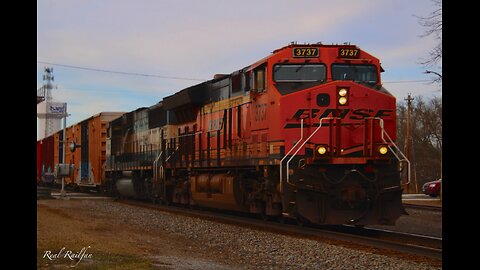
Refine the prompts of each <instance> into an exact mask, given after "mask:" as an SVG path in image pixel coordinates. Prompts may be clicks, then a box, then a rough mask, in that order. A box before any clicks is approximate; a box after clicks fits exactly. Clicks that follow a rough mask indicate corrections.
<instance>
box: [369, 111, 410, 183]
mask: <svg viewBox="0 0 480 270" xmlns="http://www.w3.org/2000/svg"><path fill="white" fill-rule="evenodd" d="M373 119H375V120H379V122H380V128H381V129H382V133H381V136H382V141H383V142H384V143H386V144H387V146H388V149H390V151H391V152H392V153H393V155H394V156H395V157H396V158H397V160H398V161H399V162H406V163H407V165H408V171H407V183H405V184H403V185H408V184H410V179H411V178H410V171H411V170H410V161H409V160H408V159H407V157H406V156H405V155H404V154H403V152H402V151H401V150H400V148H399V147H398V146H397V145H396V144H395V143H394V142H393V140H392V138H391V137H390V135H388V133H387V132H386V131H385V128H384V125H383V119H382V118H380V117H373ZM384 134H385V135H387V138H388V140H389V141H390V143H391V144H392V145H393V146H394V147H395V149H396V150H397V151H398V152H399V153H400V154H401V155H402V157H403V159H400V157H399V156H398V155H397V154H396V153H395V151H393V149H392V147H391V146H390V144H389V142H387V140H385V138H384V136H383V135H384Z"/></svg>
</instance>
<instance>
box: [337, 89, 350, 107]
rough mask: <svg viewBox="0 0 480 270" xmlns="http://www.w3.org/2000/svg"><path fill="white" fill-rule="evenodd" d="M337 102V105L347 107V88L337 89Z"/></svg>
mask: <svg viewBox="0 0 480 270" xmlns="http://www.w3.org/2000/svg"><path fill="white" fill-rule="evenodd" d="M337 100H338V104H339V105H347V102H348V88H345V87H342V88H339V89H337Z"/></svg>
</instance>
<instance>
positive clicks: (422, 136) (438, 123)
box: [397, 96, 442, 192]
mask: <svg viewBox="0 0 480 270" xmlns="http://www.w3.org/2000/svg"><path fill="white" fill-rule="evenodd" d="M407 109H408V103H407V101H400V102H398V103H397V145H398V147H399V148H400V149H402V151H403V152H404V153H405V150H406V134H407V132H406V127H407ZM410 110H411V111H410V158H409V159H410V162H411V169H412V171H411V181H412V182H411V184H410V186H411V190H412V191H415V183H416V185H417V189H418V192H421V191H422V185H423V184H424V183H426V182H429V181H433V180H437V179H439V178H441V162H442V98H441V97H440V98H439V97H434V98H432V99H429V100H425V99H424V98H423V97H422V96H416V97H414V99H413V101H412V102H411V108H410Z"/></svg>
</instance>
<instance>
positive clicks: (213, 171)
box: [103, 44, 409, 225]
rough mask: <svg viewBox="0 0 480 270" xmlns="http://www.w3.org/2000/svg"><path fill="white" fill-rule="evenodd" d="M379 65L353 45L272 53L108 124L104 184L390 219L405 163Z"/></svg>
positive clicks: (367, 220)
mask: <svg viewBox="0 0 480 270" xmlns="http://www.w3.org/2000/svg"><path fill="white" fill-rule="evenodd" d="M382 71H383V69H382V67H381V66H380V62H379V60H378V59H377V58H375V57H374V56H372V55H370V54H369V53H367V52H365V51H363V50H361V49H360V48H358V47H357V46H354V45H322V44H308V45H307V44H305V45H298V44H290V45H288V46H285V47H282V48H280V49H277V50H275V51H274V52H273V53H272V54H271V55H269V56H268V57H265V58H263V59H261V60H260V61H258V62H256V63H253V64H251V65H249V66H247V67H245V68H242V69H240V70H237V71H235V72H233V73H231V74H218V75H215V77H214V79H212V80H209V81H205V82H203V83H200V84H197V85H193V86H191V87H188V88H186V89H183V90H181V91H179V92H177V93H175V94H173V95H171V96H168V97H165V98H163V100H162V101H160V102H159V103H157V104H155V105H153V106H151V107H148V108H139V109H137V110H135V111H132V112H129V113H125V114H123V115H122V116H121V117H119V118H117V119H115V120H113V121H111V122H109V123H108V125H107V136H106V139H105V143H106V162H105V166H104V170H105V179H104V182H103V185H104V187H105V189H107V190H109V191H111V192H115V193H118V194H120V195H123V196H131V197H139V198H146V199H151V200H153V201H154V202H161V203H177V204H184V205H198V206H203V207H210V208H217V209H227V210H234V211H241V212H250V213H256V214H260V215H262V216H265V217H278V218H281V217H291V218H295V219H297V220H298V221H300V222H305V221H308V222H312V223H316V224H355V225H366V224H394V223H395V221H396V220H397V219H398V217H399V216H400V215H401V214H402V212H403V207H402V201H401V195H402V183H401V174H402V168H405V166H403V165H404V163H405V164H406V165H408V166H409V163H408V160H406V159H405V157H404V155H403V154H402V153H401V152H400V151H399V150H398V148H396V146H395V144H394V141H395V140H396V134H395V133H396V104H395V102H396V101H395V97H393V96H392V95H391V94H390V93H389V92H388V91H387V90H386V89H385V88H383V87H382V83H381V77H380V73H381V72H382ZM408 166H407V169H409V168H408ZM408 173H409V171H408Z"/></svg>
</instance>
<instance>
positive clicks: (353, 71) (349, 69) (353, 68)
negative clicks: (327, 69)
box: [332, 64, 377, 84]
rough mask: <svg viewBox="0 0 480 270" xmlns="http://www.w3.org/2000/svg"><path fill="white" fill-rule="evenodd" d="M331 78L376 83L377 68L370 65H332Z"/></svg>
mask: <svg viewBox="0 0 480 270" xmlns="http://www.w3.org/2000/svg"><path fill="white" fill-rule="evenodd" d="M332 78H333V80H340V81H347V80H350V81H355V82H364V83H368V84H376V83H377V68H376V67H375V66H372V65H345V64H333V65H332Z"/></svg>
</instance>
